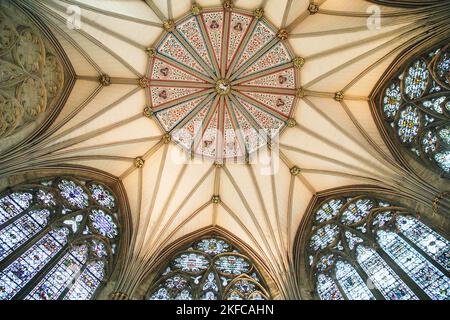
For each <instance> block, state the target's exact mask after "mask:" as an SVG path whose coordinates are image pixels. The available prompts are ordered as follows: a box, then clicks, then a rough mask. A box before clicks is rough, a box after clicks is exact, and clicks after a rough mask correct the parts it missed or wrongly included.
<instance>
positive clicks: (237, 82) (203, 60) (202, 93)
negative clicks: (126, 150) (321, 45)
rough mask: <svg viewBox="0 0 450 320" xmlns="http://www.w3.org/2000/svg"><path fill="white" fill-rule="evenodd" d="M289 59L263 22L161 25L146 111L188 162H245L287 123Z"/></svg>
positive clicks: (294, 80)
mask: <svg viewBox="0 0 450 320" xmlns="http://www.w3.org/2000/svg"><path fill="white" fill-rule="evenodd" d="M293 59H294V55H293V53H292V50H291V49H290V48H289V45H288V44H287V43H286V41H283V40H282V39H281V38H280V37H279V36H278V35H277V29H276V28H275V27H274V26H273V25H272V24H271V23H270V22H269V21H268V20H267V19H265V18H264V17H261V18H259V17H257V16H255V15H254V14H253V13H251V12H248V11H244V10H239V9H233V10H232V11H231V10H225V9H223V8H210V9H204V10H203V11H202V12H200V13H198V14H192V13H189V14H187V15H185V16H184V17H183V18H181V19H179V20H178V21H176V22H175V23H173V25H172V24H171V23H170V22H169V23H168V25H166V31H164V33H163V34H162V35H161V37H160V39H159V41H158V42H157V43H156V46H155V47H154V49H153V50H152V54H151V58H150V65H149V73H148V75H147V76H148V77H149V79H150V86H149V89H148V93H149V94H148V99H149V102H148V103H149V105H150V107H151V109H152V112H153V115H154V117H155V118H156V119H157V121H158V123H159V125H160V126H161V128H162V129H163V130H164V131H165V132H167V133H169V134H170V135H171V137H172V140H173V141H175V142H176V143H177V144H179V145H180V146H182V147H183V148H184V149H186V150H187V151H188V152H189V153H190V154H192V155H200V156H202V157H205V158H208V159H212V160H217V161H223V160H225V159H233V160H238V159H246V158H247V157H248V155H250V154H251V153H253V152H255V151H256V150H258V149H259V148H261V147H262V146H265V145H267V142H268V141H274V140H275V139H276V138H277V136H278V135H279V134H280V131H281V130H282V129H283V128H284V127H285V126H286V124H287V122H288V119H290V118H291V117H292V116H293V112H294V106H295V104H296V99H297V98H296V91H297V90H296V88H297V87H298V86H297V84H298V70H297V69H296V68H295V66H294V64H293Z"/></svg>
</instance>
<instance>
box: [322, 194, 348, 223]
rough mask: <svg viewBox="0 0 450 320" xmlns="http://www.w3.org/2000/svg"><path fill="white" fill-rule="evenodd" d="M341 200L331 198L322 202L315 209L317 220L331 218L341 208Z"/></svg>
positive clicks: (323, 220)
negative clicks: (318, 207)
mask: <svg viewBox="0 0 450 320" xmlns="http://www.w3.org/2000/svg"><path fill="white" fill-rule="evenodd" d="M342 205H343V201H342V200H339V199H332V200H330V201H328V202H327V203H325V204H323V205H322V206H321V207H320V209H319V210H318V211H317V213H316V215H315V217H316V221H317V222H319V223H320V222H325V221H328V220H331V219H333V218H334V217H335V216H336V215H337V214H338V212H339V210H340V209H341V208H342Z"/></svg>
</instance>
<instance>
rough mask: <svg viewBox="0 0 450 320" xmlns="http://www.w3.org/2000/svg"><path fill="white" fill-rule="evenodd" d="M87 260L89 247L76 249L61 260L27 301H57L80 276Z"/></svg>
mask: <svg viewBox="0 0 450 320" xmlns="http://www.w3.org/2000/svg"><path fill="white" fill-rule="evenodd" d="M80 258H81V260H82V261H80ZM86 259H87V246H86V245H85V246H80V247H74V248H73V249H72V250H71V251H69V252H67V253H66V254H65V255H64V256H63V258H61V259H60V260H59V262H58V263H57V264H56V266H55V267H53V268H52V269H51V270H50V271H49V272H48V273H47V274H46V275H45V277H44V279H42V280H41V282H39V284H38V285H37V286H36V287H35V288H34V289H33V290H31V292H30V293H29V294H28V295H27V296H26V297H25V299H26V300H57V299H58V298H59V297H60V295H61V294H62V292H63V290H64V289H65V288H66V287H67V286H68V285H69V284H70V283H71V282H72V281H73V280H74V279H75V278H76V277H77V276H78V274H79V272H80V271H81V267H82V264H83V263H85V262H86Z"/></svg>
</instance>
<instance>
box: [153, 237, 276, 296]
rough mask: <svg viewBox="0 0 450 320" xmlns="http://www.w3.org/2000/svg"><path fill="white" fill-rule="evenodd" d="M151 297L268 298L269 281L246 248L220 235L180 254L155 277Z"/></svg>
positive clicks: (195, 243)
mask: <svg viewBox="0 0 450 320" xmlns="http://www.w3.org/2000/svg"><path fill="white" fill-rule="evenodd" d="M155 279H156V282H155V283H154V284H153V285H152V286H151V288H150V290H149V293H148V295H147V297H148V299H149V300H268V299H270V295H269V292H268V290H267V289H266V285H265V282H264V280H263V278H262V277H261V275H260V273H259V271H258V269H257V268H256V266H255V265H254V263H253V262H252V260H251V259H250V258H249V257H248V256H246V255H245V254H244V253H243V252H242V250H240V249H239V248H237V247H236V246H234V245H232V244H231V243H230V242H229V241H227V240H225V239H222V238H220V237H216V236H211V237H206V238H202V239H200V240H197V241H195V242H194V243H191V244H190V245H188V246H186V248H185V249H184V251H182V252H179V253H176V254H175V255H173V257H172V258H171V260H170V262H168V263H167V264H166V265H165V266H164V268H163V269H162V271H161V272H160V273H159V274H158V276H157V277H156V278H155Z"/></svg>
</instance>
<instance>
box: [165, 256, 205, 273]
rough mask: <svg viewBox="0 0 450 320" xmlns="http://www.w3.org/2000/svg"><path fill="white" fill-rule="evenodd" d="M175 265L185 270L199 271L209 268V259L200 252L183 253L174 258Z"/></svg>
mask: <svg viewBox="0 0 450 320" xmlns="http://www.w3.org/2000/svg"><path fill="white" fill-rule="evenodd" d="M173 266H174V267H175V268H178V269H180V270H182V271H185V272H192V273H198V272H200V271H203V270H205V269H206V268H208V266H209V261H208V260H207V259H206V258H205V257H204V256H202V255H200V254H196V253H183V254H181V255H180V256H179V257H177V258H175V259H174V265H173Z"/></svg>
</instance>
